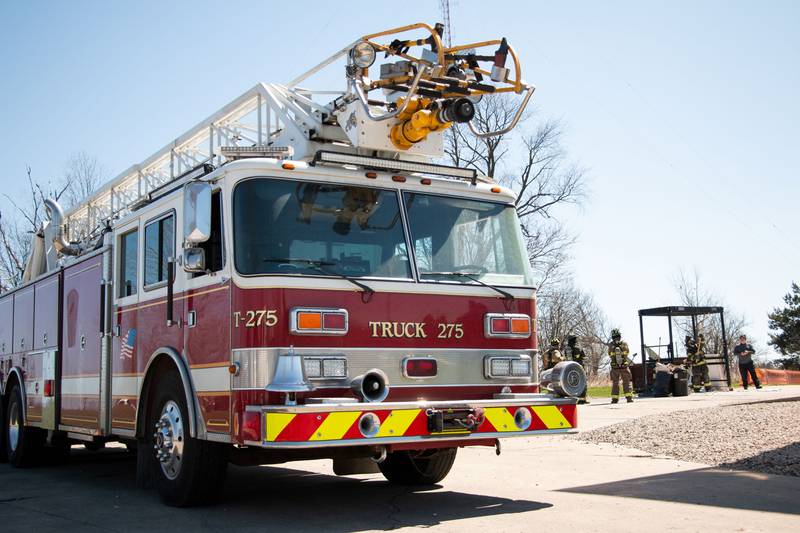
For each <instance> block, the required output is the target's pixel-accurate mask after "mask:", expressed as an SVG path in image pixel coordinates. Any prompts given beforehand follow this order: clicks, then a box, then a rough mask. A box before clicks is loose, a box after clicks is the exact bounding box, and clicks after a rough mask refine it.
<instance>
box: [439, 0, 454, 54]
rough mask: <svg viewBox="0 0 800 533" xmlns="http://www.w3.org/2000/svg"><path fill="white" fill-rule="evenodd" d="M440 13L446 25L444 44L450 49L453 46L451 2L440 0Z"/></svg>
mask: <svg viewBox="0 0 800 533" xmlns="http://www.w3.org/2000/svg"><path fill="white" fill-rule="evenodd" d="M439 11H440V12H441V14H442V22H443V23H444V44H445V45H446V46H447V47H448V48H450V47H451V46H453V23H452V22H451V21H450V0H439Z"/></svg>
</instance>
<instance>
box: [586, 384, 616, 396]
mask: <svg viewBox="0 0 800 533" xmlns="http://www.w3.org/2000/svg"><path fill="white" fill-rule="evenodd" d="M610 396H611V385H608V386H602V387H589V398H609V397H610Z"/></svg>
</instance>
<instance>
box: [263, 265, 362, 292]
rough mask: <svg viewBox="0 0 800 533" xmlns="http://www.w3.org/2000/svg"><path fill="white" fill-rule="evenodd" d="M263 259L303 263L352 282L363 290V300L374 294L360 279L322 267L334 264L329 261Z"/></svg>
mask: <svg viewBox="0 0 800 533" xmlns="http://www.w3.org/2000/svg"><path fill="white" fill-rule="evenodd" d="M264 261H265V262H267V263H290V264H296V265H305V266H307V267H308V268H310V269H311V270H316V271H317V272H319V273H320V274H324V275H326V276H334V277H337V278H340V279H343V280H345V281H349V282H350V283H352V284H353V285H355V286H356V287H358V288H359V289H361V290H362V291H363V292H364V294H365V296H366V297H367V299H366V300H365V301H369V298H371V297H372V295H373V294H375V291H374V290H373V289H372V288H371V287H368V286H366V285H364V284H363V283H361V282H360V281H356V280H355V279H354V278H352V277H350V276H348V275H346V274H340V273H339V272H333V271H332V270H328V269H327V268H324V267H326V266H334V265H335V264H336V263H333V262H331V261H321V260H316V261H315V260H313V259H292V258H289V257H265V258H264Z"/></svg>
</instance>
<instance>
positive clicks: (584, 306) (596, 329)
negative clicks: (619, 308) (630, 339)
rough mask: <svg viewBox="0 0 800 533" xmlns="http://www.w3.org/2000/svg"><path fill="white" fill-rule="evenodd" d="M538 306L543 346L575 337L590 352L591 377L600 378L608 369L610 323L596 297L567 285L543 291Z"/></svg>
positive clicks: (589, 366) (553, 286) (539, 331)
mask: <svg viewBox="0 0 800 533" xmlns="http://www.w3.org/2000/svg"><path fill="white" fill-rule="evenodd" d="M538 305H539V315H538V317H537V325H538V335H539V345H540V346H543V347H544V346H547V345H548V344H549V342H550V339H551V338H557V339H559V340H561V341H562V342H564V341H565V340H566V338H567V337H568V336H569V335H575V336H576V337H578V341H579V344H580V346H581V347H582V348H583V349H584V350H585V352H586V358H587V365H586V366H587V370H588V374H589V375H590V376H596V375H597V374H599V373H600V372H601V371H602V370H603V369H604V365H603V363H604V358H605V355H606V341H605V339H606V336H607V331H608V320H607V318H606V316H605V314H604V313H603V311H602V309H601V308H600V306H599V305H598V304H597V302H596V301H595V299H594V297H593V296H592V295H590V294H588V293H586V292H584V291H582V290H580V289H579V288H578V287H576V286H575V285H574V284H573V283H572V282H569V281H566V282H562V283H559V284H557V285H549V286H548V288H546V289H545V290H543V291H540V292H539V295H538Z"/></svg>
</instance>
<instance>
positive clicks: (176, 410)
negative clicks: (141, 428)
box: [140, 374, 228, 507]
mask: <svg viewBox="0 0 800 533" xmlns="http://www.w3.org/2000/svg"><path fill="white" fill-rule="evenodd" d="M154 399H155V401H154V402H153V404H152V407H151V409H150V416H149V419H148V422H147V426H146V431H148V432H153V433H151V435H152V444H151V446H150V448H151V451H150V453H149V454H148V453H143V454H140V457H142V460H146V461H149V466H148V465H145V466H147V467H148V468H150V469H151V470H150V471H151V473H152V476H153V479H154V481H155V485H156V488H157V489H158V492H159V495H160V496H161V499H162V500H163V501H164V503H166V504H167V505H173V506H176V507H186V506H191V505H203V504H208V503H211V502H213V501H214V500H215V499H216V498H217V497H218V495H219V493H220V491H221V489H222V484H223V482H224V479H225V471H226V469H227V466H228V458H227V449H226V448H225V447H224V445H221V444H216V443H212V442H207V441H202V440H198V439H193V438H191V436H190V435H189V417H188V414H187V413H188V409H187V408H186V397H185V396H184V393H183V384H182V383H181V381H180V378H178V377H177V376H176V375H175V374H168V375H167V376H165V377H164V379H163V380H162V381H161V383H159V384H158V386H157V389H156V393H155V398H154ZM143 451H145V450H143Z"/></svg>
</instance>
